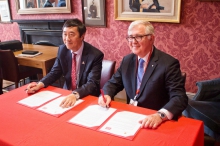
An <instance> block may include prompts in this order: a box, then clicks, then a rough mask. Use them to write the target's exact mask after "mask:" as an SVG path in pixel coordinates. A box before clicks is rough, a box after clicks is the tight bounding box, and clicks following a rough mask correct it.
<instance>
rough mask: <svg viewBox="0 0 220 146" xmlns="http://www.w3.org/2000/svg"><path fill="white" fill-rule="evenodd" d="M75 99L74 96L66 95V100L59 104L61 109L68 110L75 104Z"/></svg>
mask: <svg viewBox="0 0 220 146" xmlns="http://www.w3.org/2000/svg"><path fill="white" fill-rule="evenodd" d="M76 100H77V98H76V97H75V95H74V94H70V95H67V96H66V98H65V99H64V100H63V101H62V102H61V104H60V106H61V107H62V108H68V107H71V106H73V105H74V104H75V103H76Z"/></svg>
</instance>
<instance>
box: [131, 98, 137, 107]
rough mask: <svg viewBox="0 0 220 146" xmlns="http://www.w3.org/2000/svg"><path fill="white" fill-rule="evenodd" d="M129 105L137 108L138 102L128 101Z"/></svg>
mask: <svg viewBox="0 0 220 146" xmlns="http://www.w3.org/2000/svg"><path fill="white" fill-rule="evenodd" d="M129 104H130V105H133V106H137V104H138V101H136V100H133V99H130V103H129Z"/></svg>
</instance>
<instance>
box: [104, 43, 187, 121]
mask: <svg viewBox="0 0 220 146" xmlns="http://www.w3.org/2000/svg"><path fill="white" fill-rule="evenodd" d="M137 65H138V63H137V55H135V54H129V55H127V56H125V57H124V58H123V60H122V62H121V65H120V67H119V68H118V69H117V71H116V73H115V74H114V75H113V76H112V78H111V79H110V80H109V81H108V82H107V83H106V84H105V85H104V87H103V90H104V93H105V94H107V95H110V96H111V97H112V98H113V97H114V96H115V95H116V94H117V93H118V92H119V91H121V90H122V89H123V88H125V91H126V95H127V102H128V103H129V102H130V99H134V96H135V95H136V90H137V89H136V88H137V87H136V86H137V78H136V76H137ZM137 100H138V106H140V107H145V108H149V109H154V110H159V109H161V108H165V109H166V110H168V111H169V112H171V113H172V114H173V115H174V116H175V117H174V119H176V118H177V117H178V116H179V115H181V113H182V111H183V110H184V109H185V108H186V106H187V102H188V98H187V96H186V92H185V88H184V82H183V79H182V76H181V71H180V64H179V61H178V60H177V59H175V58H173V57H172V56H170V55H168V54H166V53H164V52H162V51H160V50H158V49H156V48H155V47H154V49H153V52H152V56H151V58H150V61H149V63H148V66H147V68H146V71H145V74H144V76H143V80H142V83H141V86H140V92H139V94H138V96H137Z"/></svg>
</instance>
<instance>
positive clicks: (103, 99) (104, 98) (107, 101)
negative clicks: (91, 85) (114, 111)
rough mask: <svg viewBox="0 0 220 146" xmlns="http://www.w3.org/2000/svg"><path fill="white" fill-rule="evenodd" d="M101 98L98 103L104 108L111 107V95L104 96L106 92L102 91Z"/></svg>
mask: <svg viewBox="0 0 220 146" xmlns="http://www.w3.org/2000/svg"><path fill="white" fill-rule="evenodd" d="M100 92H101V96H100V97H99V100H98V103H99V105H100V106H102V107H106V108H108V107H110V102H111V97H110V96H109V95H104V92H103V90H102V89H100Z"/></svg>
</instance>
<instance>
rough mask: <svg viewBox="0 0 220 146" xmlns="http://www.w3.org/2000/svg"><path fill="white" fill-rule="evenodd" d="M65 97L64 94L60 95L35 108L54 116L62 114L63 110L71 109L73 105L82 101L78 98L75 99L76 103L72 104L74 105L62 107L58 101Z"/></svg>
mask: <svg viewBox="0 0 220 146" xmlns="http://www.w3.org/2000/svg"><path fill="white" fill-rule="evenodd" d="M64 98H66V97H65V96H61V97H59V98H57V99H54V100H52V101H51V102H49V103H47V104H45V105H43V106H41V107H39V108H38V109H37V110H40V111H42V112H45V113H48V114H51V115H54V116H59V115H61V114H63V113H64V112H66V111H68V110H70V109H72V108H73V107H75V106H76V105H78V104H80V103H81V102H83V100H81V99H79V100H77V101H76V103H75V104H74V106H71V107H68V108H62V107H60V103H61V102H62V101H63V99H64Z"/></svg>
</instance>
